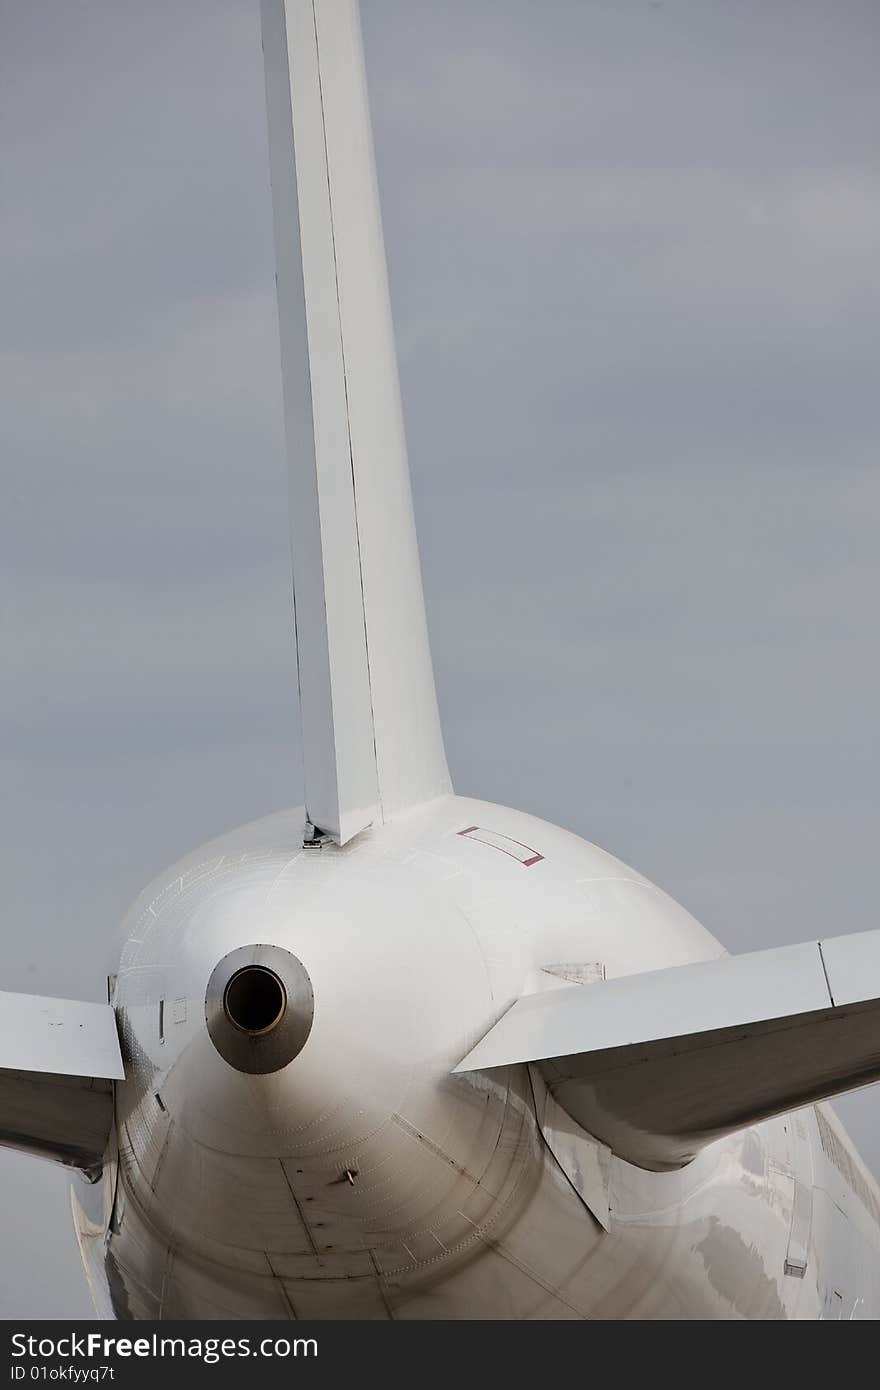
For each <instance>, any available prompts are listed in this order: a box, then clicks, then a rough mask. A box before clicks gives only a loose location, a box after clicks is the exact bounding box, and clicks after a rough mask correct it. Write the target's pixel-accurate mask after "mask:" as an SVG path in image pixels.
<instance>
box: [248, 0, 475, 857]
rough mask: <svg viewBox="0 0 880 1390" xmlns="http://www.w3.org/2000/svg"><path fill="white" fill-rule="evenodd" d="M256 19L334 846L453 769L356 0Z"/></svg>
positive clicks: (299, 590) (310, 659) (309, 668)
mask: <svg viewBox="0 0 880 1390" xmlns="http://www.w3.org/2000/svg"><path fill="white" fill-rule="evenodd" d="M262 23H263V48H264V54H265V69H266V89H267V107H268V114H269V148H270V158H271V168H272V191H273V206H274V218H275V245H276V260H277V277H278V311H279V322H280V332H281V356H282V374H283V381H284V400H285V419H286V434H287V451H288V462H289V472H290V489H291V537H292V547H293V569H294V592H295V604H296V634H297V656H298V667H299V682H300V704H301V710H302V723H303V749H304V760H305V786H306V810H307V814H308V816H309V818H310V820H311V821H312V822H313V824H315V825H317V826H318V827H320V829H321V830H323V831H326V832H327V833H329V834H331V835H332V836H333V838H334V839H336V840H337V841H339V842H340V843H345V841H347V840H348V839H350V838H351V836H352V835H354V834H356V833H357V831H359V830H361V829H362V828H363V827H364V826H367V825H369V824H371V823H373V822H382V821H386V820H388V819H390V818H391V817H392V816H394V815H395V814H397V813H398V812H399V811H401V810H404V809H406V808H407V807H409V806H413V805H417V804H419V803H420V802H424V801H429V800H432V799H434V798H436V797H438V796H442V795H444V794H446V793H448V792H449V791H450V789H451V784H450V781H449V774H448V770H447V767H446V759H445V754H444V751H443V741H442V735H441V732H440V721H439V717H438V713H437V700H436V695H435V692H434V678H433V671H432V667H431V655H430V650H429V647H428V636H427V627H426V622H425V613H424V603H423V598H422V582H421V572H420V569H419V558H418V549H417V545H416V535H415V522H414V518H413V509H412V498H411V494H410V484H409V474H408V469H407V460H406V444H405V440H404V434H403V420H402V413H401V407H400V397H399V385H398V379H397V363H396V356H395V350H394V338H393V331H392V324H391V308H390V301H389V295H388V283H387V275H386V269H385V254H384V247H383V239H382V224H381V216H380V212H379V199H378V191H377V187H376V174H375V167H374V160H373V149H372V138H371V133H370V121H369V111H368V103H367V90H366V78H365V73H364V66H363V54H362V49H361V39H360V21H359V16H358V10H357V5H356V3H354V0H263V5H262ZM294 137H295V149H294Z"/></svg>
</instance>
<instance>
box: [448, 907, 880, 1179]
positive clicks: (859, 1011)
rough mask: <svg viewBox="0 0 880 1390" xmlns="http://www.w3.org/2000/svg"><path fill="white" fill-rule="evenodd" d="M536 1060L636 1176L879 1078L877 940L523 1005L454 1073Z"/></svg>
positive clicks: (560, 1097)
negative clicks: (632, 1167) (639, 1171)
mask: <svg viewBox="0 0 880 1390" xmlns="http://www.w3.org/2000/svg"><path fill="white" fill-rule="evenodd" d="M517 1062H532V1063H535V1064H536V1065H537V1066H538V1068H539V1069H540V1071H541V1074H542V1076H543V1077H544V1080H545V1082H546V1083H547V1085H548V1087H549V1089H550V1091H551V1093H552V1094H553V1096H554V1097H555V1099H556V1100H557V1102H558V1103H559V1104H560V1105H561V1106H562V1107H563V1109H565V1110H566V1111H567V1112H568V1114H569V1115H570V1116H571V1117H572V1119H574V1120H575V1121H576V1122H577V1123H578V1124H579V1125H581V1126H582V1128H583V1129H585V1130H586V1131H588V1132H589V1133H590V1134H591V1135H593V1136H594V1138H596V1139H598V1140H600V1141H601V1142H602V1143H604V1144H607V1145H608V1147H609V1148H610V1149H611V1150H612V1151H613V1152H614V1153H616V1154H617V1155H618V1156H619V1157H621V1158H623V1159H626V1160H627V1161H628V1162H630V1163H634V1164H637V1165H638V1166H639V1167H641V1168H648V1169H653V1170H662V1169H670V1168H680V1167H682V1166H684V1164H686V1163H688V1162H689V1161H690V1160H691V1159H692V1158H693V1157H694V1155H695V1154H696V1153H697V1152H698V1151H699V1150H700V1149H701V1148H703V1147H704V1146H705V1145H706V1144H709V1143H711V1142H712V1141H713V1140H715V1139H719V1138H721V1137H722V1136H724V1135H726V1134H730V1133H733V1132H734V1131H735V1130H738V1129H743V1128H746V1127H747V1126H748V1125H752V1124H756V1123H758V1122H759V1121H761V1120H766V1119H769V1118H770V1116H772V1115H777V1114H782V1113H784V1112H786V1111H789V1110H796V1109H798V1108H800V1107H801V1106H804V1105H809V1104H812V1103H813V1102H815V1101H819V1100H825V1099H827V1098H828V1097H830V1096H834V1095H838V1094H840V1093H841V1092H844V1091H849V1090H854V1089H855V1088H857V1087H859V1086H866V1085H868V1084H869V1083H871V1082H874V1081H877V1080H880V931H871V932H862V933H859V934H858V935H853V936H839V937H833V938H830V939H829V940H827V941H821V942H817V941H813V942H808V943H805V944H803V945H798V946H784V947H781V948H779V949H775V950H768V951H755V952H751V953H750V954H748V955H742V956H725V957H722V958H720V959H718V960H712V961H707V962H703V963H700V964H696V965H684V966H677V967H675V968H673V969H669V970H659V971H652V972H650V973H646V974H641V975H629V976H624V977H622V978H618V979H613V980H610V981H607V982H598V983H594V984H587V985H574V986H572V987H571V988H566V989H558V990H550V991H548V992H547V993H542V994H533V995H528V996H525V997H523V998H521V999H519V1000H518V1001H517V1002H516V1003H515V1004H514V1005H513V1006H512V1008H510V1009H509V1010H508V1012H507V1013H506V1014H504V1015H503V1017H502V1018H501V1019H500V1020H499V1021H498V1022H497V1023H496V1024H495V1026H494V1027H493V1028H492V1029H490V1031H489V1032H488V1033H487V1034H486V1036H485V1037H484V1038H483V1040H482V1042H480V1043H478V1044H477V1046H476V1047H475V1048H474V1049H473V1050H472V1051H471V1052H470V1053H469V1054H468V1056H467V1057H465V1059H464V1061H463V1062H461V1063H460V1064H459V1066H458V1067H457V1068H456V1071H459V1072H464V1071H475V1070H484V1069H486V1068H492V1067H499V1066H507V1065H510V1064H512V1063H517Z"/></svg>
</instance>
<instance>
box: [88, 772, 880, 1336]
mask: <svg viewBox="0 0 880 1390" xmlns="http://www.w3.org/2000/svg"><path fill="white" fill-rule="evenodd" d="M302 825H303V813H302V811H301V810H297V811H293V812H286V813H282V814H278V815H274V816H270V817H268V818H266V819H265V820H261V821H258V822H255V823H254V824H252V825H249V826H245V827H243V828H242V829H240V830H236V831H234V832H232V833H231V834H229V835H226V836H223V837H221V838H220V839H218V840H215V841H212V842H211V843H210V844H208V845H207V846H205V847H203V848H202V849H200V850H198V851H197V852H195V853H194V854H192V855H190V856H189V857H188V858H186V859H184V860H182V861H181V862H180V863H179V864H177V865H175V866H174V867H173V868H172V869H170V870H169V871H168V872H167V873H166V874H164V875H162V876H161V877H160V878H159V879H157V880H156V881H155V882H154V883H153V884H151V885H150V887H149V888H148V889H147V890H145V892H144V893H143V894H142V895H141V897H140V898H139V899H138V900H137V902H136V903H135V905H134V907H133V908H132V911H131V913H130V915H129V917H128V918H127V920H126V924H125V931H126V937H127V939H126V942H125V945H124V947H123V950H122V957H121V961H120V964H119V969H118V974H117V978H116V982H115V998H114V1003H115V1005H116V1009H117V1015H118V1018H119V1022H120V1031H121V1036H122V1041H123V1051H124V1054H125V1057H126V1061H127V1069H126V1070H127V1074H126V1080H125V1081H124V1082H122V1083H120V1084H119V1085H118V1086H117V1088H116V1127H115V1135H114V1140H113V1144H112V1148H111V1152H110V1153H109V1154H108V1161H107V1164H106V1167H105V1172H104V1176H103V1178H102V1180H101V1182H100V1183H98V1184H95V1185H91V1186H90V1185H89V1184H88V1183H87V1182H85V1181H84V1180H82V1179H77V1180H76V1181H75V1184H74V1189H73V1198H74V1213H75V1219H76V1223H77V1229H78V1234H79V1239H80V1245H81V1249H82V1253H83V1258H84V1261H85V1264H86V1269H87V1273H88V1276H89V1280H90V1284H91V1287H92V1292H93V1295H94V1297H95V1299H96V1304H97V1306H98V1308H99V1309H100V1310H101V1311H102V1312H103V1313H105V1314H106V1315H109V1316H117V1317H134V1318H190V1317H193V1318H198V1317H217V1318H219V1317H254V1318H264V1317H265V1318H292V1317H295V1318H330V1317H341V1318H352V1317H357V1318H365V1317H366V1318H475V1317H476V1318H498V1319H506V1318H609V1317H610V1318H619V1317H688V1318H691V1317H693V1318H715V1317H738V1316H739V1317H750V1318H773V1317H821V1316H825V1317H871V1316H877V1315H878V1313H880V1288H878V1286H877V1282H876V1275H872V1273H871V1270H872V1269H873V1270H874V1271H876V1270H877V1269H878V1268H880V1263H878V1259H877V1256H878V1252H880V1227H878V1223H877V1216H878V1214H880V1202H878V1196H877V1188H876V1184H874V1183H873V1180H872V1179H871V1178H870V1176H869V1175H868V1174H867V1172H866V1170H865V1169H864V1167H863V1165H861V1163H860V1161H859V1160H858V1158H857V1157H856V1156H855V1154H854V1151H853V1150H852V1147H851V1145H850V1144H849V1142H848V1140H847V1138H846V1135H845V1133H844V1131H843V1130H842V1128H841V1126H840V1124H839V1122H838V1121H837V1120H836V1117H835V1116H834V1115H833V1112H831V1111H830V1110H829V1108H828V1107H827V1106H825V1105H820V1106H818V1107H810V1108H808V1109H805V1110H803V1111H800V1112H797V1113H796V1114H794V1115H788V1116H783V1117H779V1118H777V1119H774V1120H771V1121H767V1122H765V1123H763V1124H760V1125H757V1126H755V1127H752V1128H750V1129H747V1130H744V1131H743V1132H741V1133H738V1134H736V1135H734V1136H732V1137H730V1138H728V1139H725V1140H722V1141H719V1142H716V1143H714V1144H711V1145H709V1146H708V1147H707V1148H705V1149H704V1150H703V1151H702V1152H701V1153H700V1154H699V1155H698V1156H697V1158H696V1159H695V1160H694V1161H693V1162H692V1163H690V1164H689V1165H687V1166H686V1167H685V1168H683V1169H681V1170H678V1171H673V1172H663V1173H657V1172H646V1171H644V1170H642V1169H640V1168H636V1167H634V1166H632V1165H631V1164H629V1163H626V1162H623V1161H621V1160H620V1159H618V1158H616V1157H614V1156H613V1155H612V1154H611V1153H610V1152H609V1151H608V1149H606V1148H604V1147H603V1146H602V1145H600V1144H598V1143H595V1142H594V1141H593V1140H592V1139H591V1138H590V1136H589V1135H585V1134H583V1133H582V1132H580V1131H579V1130H578V1128H577V1126H576V1125H573V1124H572V1123H571V1122H566V1118H565V1117H564V1115H562V1114H561V1112H558V1109H554V1107H553V1104H552V1102H550V1101H548V1099H547V1096H546V1093H544V1092H543V1090H542V1082H541V1079H540V1076H539V1074H538V1073H537V1071H536V1070H535V1069H534V1068H531V1067H529V1066H525V1065H520V1066H512V1067H507V1068H498V1069H496V1070H494V1071H489V1072H485V1073H468V1074H465V1075H453V1074H452V1071H453V1068H454V1067H455V1066H456V1064H457V1063H458V1062H459V1061H460V1059H461V1058H462V1057H463V1056H464V1055H465V1054H466V1053H467V1051H468V1049H469V1048H470V1047H471V1046H472V1045H473V1043H474V1042H475V1041H476V1040H477V1039H478V1038H480V1037H481V1036H482V1035H483V1034H484V1033H485V1032H486V1030H487V1029H488V1028H489V1027H490V1026H491V1025H492V1024H493V1023H494V1021H495V1020H496V1019H497V1018H498V1017H500V1016H501V1015H502V1014H503V1013H504V1012H505V1010H506V1009H507V1008H508V1007H509V1005H510V1004H511V1003H512V1002H513V1001H514V1000H516V999H517V998H519V997H520V996H521V995H522V994H524V993H528V992H530V991H536V990H542V989H550V988H556V987H559V986H560V985H561V984H566V983H570V982H572V981H577V982H581V983H582V987H583V988H584V989H589V988H591V987H593V986H592V984H591V981H598V980H600V979H602V978H608V979H611V978H614V977H617V976H622V975H628V974H634V973H636V972H643V971H648V970H653V969H662V968H664V967H667V966H675V965H682V964H685V963H688V962H693V961H699V960H708V959H712V958H715V957H717V956H720V955H722V954H723V949H722V948H721V946H720V945H719V944H718V942H717V941H716V940H715V939H714V938H713V937H712V936H711V935H710V934H709V933H708V932H707V931H705V930H704V929H703V928H702V927H701V926H700V925H699V924H698V923H697V922H696V921H695V920H694V919H693V918H692V917H691V916H690V914H688V913H687V912H686V911H685V910H684V909H682V908H681V907H679V906H678V905H677V904H676V903H675V902H673V901H672V899H670V898H669V897H668V896H667V895H666V894H664V893H662V892H661V891H660V890H659V889H657V888H655V887H654V886H653V885H652V884H650V883H649V882H648V881H647V880H646V879H644V878H642V877H641V876H640V875H639V874H637V873H635V872H634V871H633V870H631V869H629V868H627V867H626V866H625V865H623V864H621V863H620V862H619V861H618V860H616V859H614V858H613V857H612V856H610V855H608V854H606V853H604V852H603V851H602V850H599V849H597V848H596V847H595V846H593V845H590V844H588V843H586V842H585V841H583V840H581V839H579V838H578V837H576V836H574V835H572V834H569V833H568V832H566V831H563V830H560V829H558V828H556V827H553V826H550V825H547V824H545V823H544V822H541V821H539V820H536V819H535V818H533V817H531V816H528V815H524V814H521V813H518V812H515V811H512V810H509V809H507V808H502V807H498V806H490V805H488V804H486V803H483V802H476V801H471V800H466V799H462V798H456V797H448V798H443V799H441V800H439V801H437V802H435V803H433V804H430V805H427V806H425V807H423V808H420V809H419V810H416V811H414V812H412V813H410V814H409V815H407V816H405V817H401V818H400V819H399V820H398V821H396V822H395V823H394V824H393V825H387V826H384V827H381V828H377V829H375V830H369V831H367V832H365V833H364V834H362V835H361V836H359V837H358V838H357V839H356V840H355V841H353V842H352V843H350V844H349V845H347V846H345V847H343V848H339V847H338V846H336V845H331V844H326V845H324V846H323V847H307V848H304V847H303V846H302ZM254 946H260V947H266V948H271V949H274V950H278V951H281V952H283V953H289V955H290V956H291V957H292V958H294V959H295V960H296V961H297V962H300V963H301V966H302V968H303V970H304V971H305V972H306V974H307V977H308V980H309V981H310V984H311V989H312V991H313V996H314V1004H313V1017H310V1021H309V1031H308V1036H307V1039H306V1041H305V1043H304V1045H302V1047H301V1050H299V1051H298V1052H297V1054H296V1056H294V1057H293V1059H292V1060H291V1061H290V1062H289V1064H287V1065H286V1066H284V1067H282V1068H281V1069H280V1070H278V1071H274V1072H271V1073H269V1074H252V1073H250V1072H247V1071H241V1070H238V1069H237V1068H236V1066H233V1065H231V1064H230V1063H229V1062H228V1061H227V1060H226V1059H225V1058H224V1056H222V1055H221V1051H220V1050H218V1046H217V1045H216V1044H215V1042H214V1041H212V1038H211V1035H210V1034H209V1031H208V1020H207V1019H206V996H208V995H209V986H210V981H211V978H212V975H213V974H214V972H215V971H216V970H217V968H218V962H222V961H223V960H225V959H226V958H227V957H231V958H232V959H235V956H234V954H233V953H237V952H241V951H242V949H243V948H252V947H254ZM208 1012H209V1013H210V1007H209V1009H208ZM872 1279H873V1281H874V1282H873V1283H872V1282H871V1280H872Z"/></svg>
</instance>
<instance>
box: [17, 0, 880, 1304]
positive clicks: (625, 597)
mask: <svg viewBox="0 0 880 1390" xmlns="http://www.w3.org/2000/svg"><path fill="white" fill-rule="evenodd" d="M258 8H259V6H258V0H151V3H150V4H148V5H145V4H143V0H65V3H57V4H50V5H34V4H32V3H31V0H0V139H2V144H0V489H2V493H0V623H2V635H0V642H2V680H0V747H2V768H3V774H2V786H0V791H2V822H3V823H2V835H0V875H2V886H3V900H2V918H0V922H2V927H0V933H2V935H0V989H12V990H26V991H29V992H34V993H47V994H62V995H73V996H79V997H82V998H92V999H101V998H103V997H104V988H105V986H104V977H105V975H106V973H107V970H108V969H110V968H112V956H113V946H114V941H115V934H116V928H117V923H118V921H119V919H120V918H121V916H122V913H123V911H124V909H125V907H126V906H127V904H128V902H129V900H130V899H131V898H133V897H134V895H135V894H136V893H137V891H138V890H139V889H140V888H141V887H142V886H143V884H144V883H145V882H146V880H148V879H149V878H150V877H151V876H152V875H153V874H154V873H155V872H156V871H158V870H159V869H160V868H161V867H162V866H163V865H164V864H165V863H167V862H169V861H171V860H173V859H175V858H177V857H178V856H179V855H180V854H181V853H182V852H183V851H185V850H187V849H189V848H191V847H192V846H194V845H196V844H198V843H199V842H201V841H203V840H205V839H207V838H209V837H210V836H212V835H214V834H217V833H218V832H220V831H222V830H224V829H227V828H229V827H231V826H233V825H235V824H237V823H239V822H242V821H245V820H248V819H250V818H252V817H254V816H257V815H260V814H262V813H264V812H266V811H269V810H273V809H276V808H279V807H282V806H284V805H289V804H294V803H296V802H298V801H300V800H301V771H300V756H299V733H298V729H297V711H296V703H295V690H296V685H295V666H294V652H293V640H292V621H291V605H290V598H289V563H288V554H287V523H286V517H285V508H286V491H285V488H286V483H285V476H284V463H283V457H282V438H281V400H280V380H279V365H278V348H277V325H276V317H275V302H274V287H273V271H274V265H273V250H272V240H271V208H270V201H269V184H268V160H267V151H266V136H265V117H264V110H263V91H262V66H261V53H260V36H259V23H258ZM362 9H363V19H364V30H365V42H366V50H367V66H368V74H369V80H370V90H371V98H372V103H373V113H374V126H375V137H376V146H377V157H378V163H379V175H380V185H381V192H382V198H383V208H384V216H385V230H386V241H387V248H388V256H389V264H390V274H391V285H392V295H393V301H394V313H395V320H396V324H397V336H398V349H399V354H400V365H401V376H402V386H403V396H404V407H405V412H406V423H407V431H408V438H409V446H410V457H411V465H412V473H413V485H414V490H415V498H416V508H417V517H418V525H419V536H420V544H421V552H422V560H423V566H424V571H425V585H426V591H427V599H428V605H429V619H430V626H431V634H432V642H433V649H434V659H435V666H436V669H437V677H438V686H439V695H440V704H441V709H442V712H443V715H444V721H445V729H446V738H447V747H448V752H449V760H450V765H451V769H452V774H453V778H454V780H455V784H456V788H457V790H458V791H460V792H462V793H465V794H474V795H479V796H482V797H486V798H488V799H491V800H497V801H501V802H505V803H508V804H512V805H516V806H519V807H522V808H523V809H526V810H529V811H532V812H534V813H536V814H538V815H541V816H544V817H546V818H547V819H549V820H553V821H557V822H559V823H561V824H563V825H566V826H568V827H570V828H572V829H574V830H576V831H577V832H578V833H580V834H582V835H584V836H586V837H587V838H588V839H591V840H595V841H597V842H598V843H600V844H601V845H603V846H604V847H605V848H607V849H610V850H612V851H613V852H614V853H616V854H618V855H620V857H622V858H623V859H625V860H628V861H629V862H631V863H633V864H634V865H635V866H636V867H637V868H639V869H640V870H641V871H642V872H644V873H646V874H647V875H648V876H649V877H651V878H653V879H655V880H656V881H657V882H659V883H660V884H661V885H662V886H663V887H665V888H666V889H668V890H669V891H670V892H671V893H672V894H673V895H674V896H676V897H677V898H679V899H680V900H681V901H683V902H684V903H685V905H686V906H687V907H688V908H690V909H691V911H693V912H694V913H695V914H696V915H697V916H698V917H699V918H700V919H701V920H702V921H703V922H704V923H705V924H706V925H707V926H708V927H709V928H710V929H711V930H712V931H714V932H715V933H716V934H717V935H718V936H719V937H720V938H721V939H722V940H723V942H724V943H725V944H726V945H727V946H729V947H730V948H731V949H734V950H742V949H750V948H755V947H760V946H765V945H774V944H781V943H783V942H786V941H795V940H800V939H805V938H809V937H811V936H817V935H820V934H833V933H838V932H845V931H857V930H865V929H868V928H871V927H875V926H877V925H878V922H877V903H878V900H880V855H878V851H877V840H878V829H880V825H878V822H880V816H878V780H880V779H878V773H880V768H878V735H877V711H878V708H880V660H878V639H877V614H876V607H877V589H878V575H880V546H878V540H877V537H878V523H880V469H878V459H877V441H878V437H880V341H878V337H880V335H878V309H880V167H878V150H880V128H878V127H880V103H878V99H877V83H876V64H877V51H878V39H880V10H878V7H877V5H876V3H875V0H864V3H862V0H834V2H833V3H832V0H822V2H821V3H815V2H814V0H773V3H771V4H766V3H761V0H739V2H738V3H737V0H724V3H721V2H720V0H694V3H686V2H685V0H680V2H679V0H663V3H642V0H541V3H540V4H539V3H537V0H532V3H527V2H526V0H466V2H465V0H461V3H451V2H450V0H444V2H443V3H440V0H364V3H363V6H362ZM840 1108H841V1110H842V1112H843V1114H844V1115H845V1117H846V1120H847V1122H848V1123H849V1124H850V1126H851V1128H852V1131H853V1133H854V1135H855V1136H856V1138H857V1139H858V1141H859V1142H860V1144H861V1146H862V1148H863V1151H864V1153H865V1154H866V1156H867V1157H868V1158H869V1160H870V1161H872V1163H873V1166H874V1168H875V1171H877V1170H880V1096H878V1095H877V1094H876V1093H865V1094H864V1095H862V1096H860V1097H857V1098H855V1099H853V1100H850V1101H849V1102H847V1103H846V1104H845V1105H842V1106H841V1107H840ZM0 1180H2V1184H3V1189H2V1196H0V1246H2V1249H3V1252H4V1254H3V1258H2V1260H0V1315H2V1316H6V1317H13V1316H22V1315H28V1314H29V1315H43V1316H46V1317H50V1316H55V1317H64V1316H79V1315H83V1316H85V1315H88V1313H89V1311H90V1304H89V1301H88V1296H87V1292H86V1286H85V1282H84V1279H83V1277H82V1274H81V1270H80V1266H79V1260H78V1254H77V1252H76V1246H75V1241H74V1238H73V1233H72V1226H71V1223H70V1218H69V1211H68V1204H67V1193H66V1184H65V1181H64V1178H63V1175H62V1174H61V1173H60V1172H59V1171H57V1170H55V1169H53V1168H52V1167H51V1166H50V1165H48V1164H46V1165H43V1164H40V1163H36V1162H32V1161H27V1160H24V1159H19V1158H16V1157H13V1156H11V1155H8V1154H4V1155H0ZM10 1251H14V1252H15V1257H14V1259H10V1257H9V1252H10Z"/></svg>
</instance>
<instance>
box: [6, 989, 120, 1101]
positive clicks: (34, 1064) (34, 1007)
mask: <svg viewBox="0 0 880 1390" xmlns="http://www.w3.org/2000/svg"><path fill="white" fill-rule="evenodd" d="M0 1069H3V1070H7V1071H23V1072H51V1073H54V1074H56V1075H59V1076H85V1077H105V1078H111V1079H115V1080H121V1079H122V1077H123V1076H124V1075H125V1072H124V1069H123V1066H122V1058H121V1056H120V1052H119V1039H118V1037H117V1035H116V1020H115V1018H114V1015H113V1010H112V1009H111V1008H110V1006H109V1005H108V1004H84V1003H82V1002H80V1001H79V1000H77V999H49V998H44V997H42V996H40V995H36V994H8V993H4V992H0Z"/></svg>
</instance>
